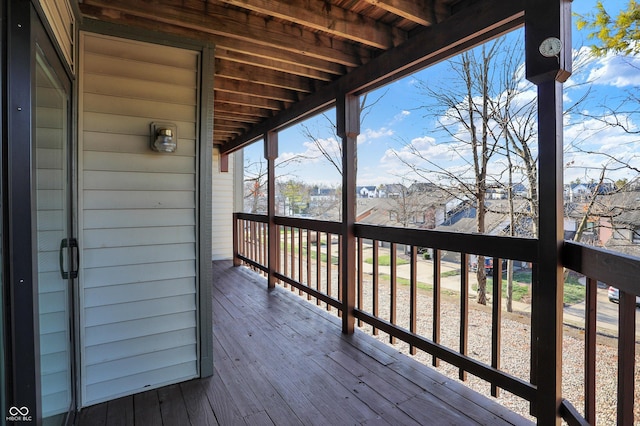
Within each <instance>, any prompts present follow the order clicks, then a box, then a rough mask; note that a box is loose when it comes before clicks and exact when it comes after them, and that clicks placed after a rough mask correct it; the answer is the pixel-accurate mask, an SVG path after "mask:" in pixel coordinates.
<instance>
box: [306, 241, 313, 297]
mask: <svg viewBox="0 0 640 426" xmlns="http://www.w3.org/2000/svg"><path fill="white" fill-rule="evenodd" d="M311 260H312V257H311V231H310V230H309V229H307V287H309V288H311V264H312V262H311ZM307 300H311V293H307Z"/></svg>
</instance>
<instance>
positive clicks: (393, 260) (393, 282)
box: [389, 243, 398, 344]
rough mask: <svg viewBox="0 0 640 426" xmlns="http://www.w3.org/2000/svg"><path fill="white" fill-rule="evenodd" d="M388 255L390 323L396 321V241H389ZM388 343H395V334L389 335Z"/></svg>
mask: <svg viewBox="0 0 640 426" xmlns="http://www.w3.org/2000/svg"><path fill="white" fill-rule="evenodd" d="M389 250H390V256H389V260H390V265H389V273H390V274H391V277H390V283H389V286H390V291H391V300H390V303H391V306H390V307H389V322H391V324H394V325H395V323H396V313H397V312H396V305H397V297H398V292H397V287H398V282H397V271H396V269H397V268H396V243H391V247H390V249H389ZM389 343H391V344H395V343H396V336H393V335H389Z"/></svg>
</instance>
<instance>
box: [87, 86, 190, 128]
mask: <svg viewBox="0 0 640 426" xmlns="http://www.w3.org/2000/svg"><path fill="white" fill-rule="evenodd" d="M136 84H138V82H137V81H134V80H131V81H130V85H136ZM84 108H85V111H91V112H97V113H104V114H113V115H135V116H136V117H147V118H149V119H150V120H155V121H169V122H171V123H173V122H176V121H182V122H185V123H189V122H195V118H196V105H180V104H174V103H168V102H158V101H155V100H143V99H131V98H128V97H126V98H125V97H119V96H112V95H99V94H91V93H87V94H85V95H84ZM178 136H180V134H179V132H178Z"/></svg>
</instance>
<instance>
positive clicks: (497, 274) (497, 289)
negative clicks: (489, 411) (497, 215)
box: [491, 257, 502, 398]
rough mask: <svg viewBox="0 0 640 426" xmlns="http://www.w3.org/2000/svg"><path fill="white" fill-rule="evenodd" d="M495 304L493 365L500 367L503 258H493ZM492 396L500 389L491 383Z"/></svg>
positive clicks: (492, 311)
mask: <svg viewBox="0 0 640 426" xmlns="http://www.w3.org/2000/svg"><path fill="white" fill-rule="evenodd" d="M492 272H493V274H492V275H493V294H492V298H493V306H492V309H491V366H492V367H493V368H495V369H498V370H499V369H500V341H501V338H500V337H501V336H500V334H501V329H502V325H501V323H502V259H500V258H497V257H494V258H493V271H492ZM491 396H493V397H496V398H497V397H498V396H499V389H498V387H497V386H496V385H494V384H492V385H491Z"/></svg>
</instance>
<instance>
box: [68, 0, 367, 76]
mask: <svg viewBox="0 0 640 426" xmlns="http://www.w3.org/2000/svg"><path fill="white" fill-rule="evenodd" d="M83 5H87V7H86V8H83ZM80 6H81V10H82V11H83V13H91V12H92V11H91V10H90V9H89V8H88V6H93V7H94V9H93V12H94V13H95V12H96V10H95V7H97V8H98V12H99V13H100V16H99V18H100V19H103V18H108V19H110V20H111V21H112V22H118V21H119V20H120V19H121V18H122V15H121V14H127V15H131V16H135V17H139V18H145V19H149V20H152V21H156V22H159V23H162V24H168V25H178V26H183V27H187V28H190V29H193V30H197V31H200V32H203V33H208V34H216V35H222V36H226V37H231V38H236V39H239V40H245V41H248V42H252V43H254V44H257V45H261V46H268V47H276V48H279V49H281V50H286V51H290V52H293V53H298V54H302V55H305V56H308V57H313V58H318V59H322V60H326V61H329V62H335V63H339V64H342V65H344V66H347V67H356V66H359V65H362V64H363V63H365V62H368V61H369V60H370V59H371V57H372V52H371V51H369V50H367V49H365V48H363V47H360V46H357V45H355V44H353V43H350V42H345V41H340V40H336V39H332V38H331V37H330V36H328V35H321V34H317V33H314V32H312V31H310V30H306V29H304V28H303V27H301V26H296V25H284V24H282V23H278V22H276V21H273V20H265V19H264V18H261V17H258V16H255V15H251V14H249V13H247V12H243V11H238V10H233V9H232V8H229V7H225V6H221V5H218V4H214V3H210V2H203V1H202V0H155V1H154V2H153V3H151V2H149V3H147V2H132V1H130V0H84V2H83V3H81V4H80ZM159 9H161V10H162V13H158V10H159ZM156 30H158V27H156Z"/></svg>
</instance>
